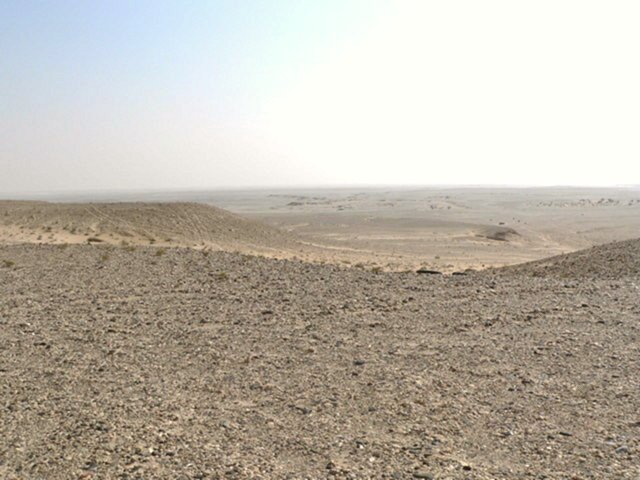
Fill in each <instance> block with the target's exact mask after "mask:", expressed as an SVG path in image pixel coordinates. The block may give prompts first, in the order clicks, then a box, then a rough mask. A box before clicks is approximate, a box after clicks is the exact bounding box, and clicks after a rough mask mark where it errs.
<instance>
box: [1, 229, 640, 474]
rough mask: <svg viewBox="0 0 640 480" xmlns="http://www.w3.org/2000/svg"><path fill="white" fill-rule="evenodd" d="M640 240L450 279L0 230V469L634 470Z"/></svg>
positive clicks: (639, 450)
mask: <svg viewBox="0 0 640 480" xmlns="http://www.w3.org/2000/svg"><path fill="white" fill-rule="evenodd" d="M638 245H639V241H629V242H620V243H615V244H612V245H605V246H602V247H598V248H597V249H594V250H590V251H587V252H577V253H574V254H571V255H568V256H561V257H557V258H555V259H549V260H547V261H545V262H542V263H534V264H531V265H528V266H527V265H524V266H520V267H517V268H509V269H506V270H498V271H492V270H488V271H484V272H476V273H471V274H466V275H457V276H445V275H420V274H416V273H391V272H378V273H374V272H372V271H368V270H363V269H357V268H347V267H346V266H342V267H340V266H337V265H318V264H310V263H305V262H302V261H292V260H277V259H269V258H261V257H256V256H248V255H244V254H240V253H228V252H221V251H218V252H209V251H204V250H195V249H193V248H166V247H165V248H160V247H154V246H135V247H132V246H131V245H129V246H120V245H116V244H113V245H105V244H104V243H98V244H86V243H85V244H82V245H65V244H61V245H47V244H44V245H38V244H15V245H4V246H0V398H1V399H2V400H1V401H0V418H1V419H2V421H0V478H3V479H8V480H14V479H15V480H17V479H25V478H46V479H52V480H56V479H64V480H66V479H69V478H77V479H92V478H96V479H98V478H105V479H106V478H109V479H110V478H122V479H125V478H129V479H135V478H141V479H142V478H144V479H167V478H207V479H259V478H261V479H299V478H300V479H303V478H306V479H372V478H381V479H384V478H386V479H400V480H401V479H415V478H423V479H424V478H434V479H450V480H463V479H465V480H467V479H482V480H485V479H486V480H489V479H509V480H512V479H522V480H525V479H541V478H548V479H594V480H595V479H597V480H600V479H611V480H614V479H615V480H636V479H637V478H639V477H640V462H639V455H640V415H639V413H638V412H640V393H639V392H640V377H639V376H638V372H639V371H640V349H639V348H640V321H639V320H640V306H639V303H638V298H639V296H640V290H639V289H638V288H639V285H640V272H639V271H638V261H637V260H638V251H639V249H640V247H639V246H638ZM594 265H595V266H597V268H595V269H594V268H593V266H594Z"/></svg>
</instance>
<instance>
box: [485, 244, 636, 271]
mask: <svg viewBox="0 0 640 480" xmlns="http://www.w3.org/2000/svg"><path fill="white" fill-rule="evenodd" d="M495 271H496V272H500V273H524V274H529V275H532V276H535V277H556V278H581V277H588V278H593V277H597V278H607V279H616V278H624V277H634V276H640V239H633V240H624V241H620V242H613V243H607V244H604V245H597V246H595V247H591V248H588V249H585V250H579V251H577V252H573V253H568V254H564V255H557V256H555V257H550V258H545V259H543V260H537V261H535V262H528V263H523V264H520V265H513V266H509V267H504V268H501V269H498V270H495Z"/></svg>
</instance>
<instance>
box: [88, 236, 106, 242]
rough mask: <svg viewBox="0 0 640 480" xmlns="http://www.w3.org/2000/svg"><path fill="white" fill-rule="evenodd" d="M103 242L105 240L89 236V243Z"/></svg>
mask: <svg viewBox="0 0 640 480" xmlns="http://www.w3.org/2000/svg"><path fill="white" fill-rule="evenodd" d="M102 242H104V240H103V239H101V238H98V237H89V238H87V243H102Z"/></svg>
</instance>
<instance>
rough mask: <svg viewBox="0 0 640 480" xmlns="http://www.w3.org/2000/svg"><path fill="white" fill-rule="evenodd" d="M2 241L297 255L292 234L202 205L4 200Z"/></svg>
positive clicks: (0, 212)
mask: <svg viewBox="0 0 640 480" xmlns="http://www.w3.org/2000/svg"><path fill="white" fill-rule="evenodd" d="M0 243H72V244H73V243H107V244H118V245H123V244H128V245H165V246H188V247H198V248H208V249H214V250H230V251H234V250H238V251H243V252H258V253H277V252H280V253H283V252H284V251H285V250H286V251H287V252H291V251H295V249H296V248H299V247H300V246H299V245H298V244H297V242H296V241H295V240H294V239H293V237H292V236H291V235H290V234H285V233H283V232H281V231H279V230H277V229H276V228H273V227H270V226H267V225H264V224H262V223H260V222H257V221H251V220H247V219H244V218H242V217H240V216H238V215H234V214H232V213H230V212H228V211H226V210H222V209H219V208H216V207H213V206H209V205H203V204H198V203H139V202H136V203H47V202H19V201H2V202H0Z"/></svg>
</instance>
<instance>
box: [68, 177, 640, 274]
mask: <svg viewBox="0 0 640 480" xmlns="http://www.w3.org/2000/svg"><path fill="white" fill-rule="evenodd" d="M56 199H57V200H63V201H70V200H74V201H87V200H91V201H95V200H100V201H108V200H118V201H121V200H130V201H132V200H144V201H149V202H151V201H153V202H157V201H180V202H184V201H188V202H201V203H208V204H211V205H214V206H216V207H221V208H224V209H226V210H229V211H231V212H233V213H236V214H239V215H241V216H243V217H247V218H251V219H254V220H258V221H261V222H264V223H267V224H269V225H271V226H274V227H277V228H280V229H282V230H285V231H288V232H291V233H293V234H295V235H296V236H297V238H298V239H299V240H302V241H304V242H306V243H307V244H308V246H312V247H313V248H314V250H313V252H310V253H309V254H308V255H307V256H306V258H313V257H315V258H316V259H318V260H320V261H329V262H333V263H344V264H351V265H356V264H361V265H363V266H364V267H365V268H376V267H379V268H384V269H391V270H405V269H415V268H418V267H420V266H425V267H429V268H433V269H436V270H442V271H448V272H451V271H454V270H461V269H465V268H469V267H470V268H474V269H481V268H485V267H489V266H503V265H509V264H514V263H522V262H526V261H531V260H538V259H541V258H546V257H549V256H553V255H557V254H561V253H567V252H571V251H575V250H579V249H582V248H586V247H590V246H593V245H597V244H602V243H607V242H612V241H616V240H624V239H628V238H636V237H638V236H639V235H640V188H638V187H635V188H631V187H630V188H569V187H566V188H560V187H554V188H488V187H487V188H478V187H476V188H473V187H439V188H437V187H411V188H410V187H406V188H316V189H310V188H306V189H288V190H227V191H224V190H221V191H190V192H156V193H152V192H150V193H137V194H124V193H114V194H100V195H98V194H94V195H84V196H73V197H58V198H56ZM318 248H320V250H321V251H322V252H321V253H320V252H319V251H318Z"/></svg>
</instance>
